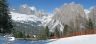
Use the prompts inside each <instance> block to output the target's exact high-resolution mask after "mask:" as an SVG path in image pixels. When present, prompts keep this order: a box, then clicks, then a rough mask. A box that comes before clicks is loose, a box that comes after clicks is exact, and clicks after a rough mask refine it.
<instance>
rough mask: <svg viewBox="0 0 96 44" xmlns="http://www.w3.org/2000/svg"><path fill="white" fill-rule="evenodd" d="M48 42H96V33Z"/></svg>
mask: <svg viewBox="0 0 96 44" xmlns="http://www.w3.org/2000/svg"><path fill="white" fill-rule="evenodd" d="M47 44H96V34H93V35H82V36H74V37H68V38H61V39H57V40H55V41H53V42H50V43H47Z"/></svg>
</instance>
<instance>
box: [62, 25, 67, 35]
mask: <svg viewBox="0 0 96 44" xmlns="http://www.w3.org/2000/svg"><path fill="white" fill-rule="evenodd" d="M67 32H68V25H65V26H64V29H63V35H66V34H67Z"/></svg>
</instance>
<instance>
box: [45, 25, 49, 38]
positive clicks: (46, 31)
mask: <svg viewBox="0 0 96 44" xmlns="http://www.w3.org/2000/svg"><path fill="white" fill-rule="evenodd" d="M45 34H46V37H47V38H49V28H48V26H46V28H45Z"/></svg>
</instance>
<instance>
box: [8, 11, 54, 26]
mask: <svg viewBox="0 0 96 44" xmlns="http://www.w3.org/2000/svg"><path fill="white" fill-rule="evenodd" d="M10 15H11V16H12V20H14V21H16V22H21V23H22V22H30V21H31V22H38V21H39V22H41V24H40V25H45V24H46V23H48V22H49V21H50V20H51V17H52V15H49V16H43V17H37V16H36V15H27V14H21V13H14V12H11V14H10Z"/></svg>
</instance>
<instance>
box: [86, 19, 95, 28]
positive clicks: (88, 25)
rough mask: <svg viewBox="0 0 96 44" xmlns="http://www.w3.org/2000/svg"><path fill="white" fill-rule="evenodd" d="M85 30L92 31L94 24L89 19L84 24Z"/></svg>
mask: <svg viewBox="0 0 96 44" xmlns="http://www.w3.org/2000/svg"><path fill="white" fill-rule="evenodd" d="M85 27H86V28H88V29H94V22H93V21H92V20H91V19H89V20H88V21H87V22H86V25H85Z"/></svg>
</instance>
